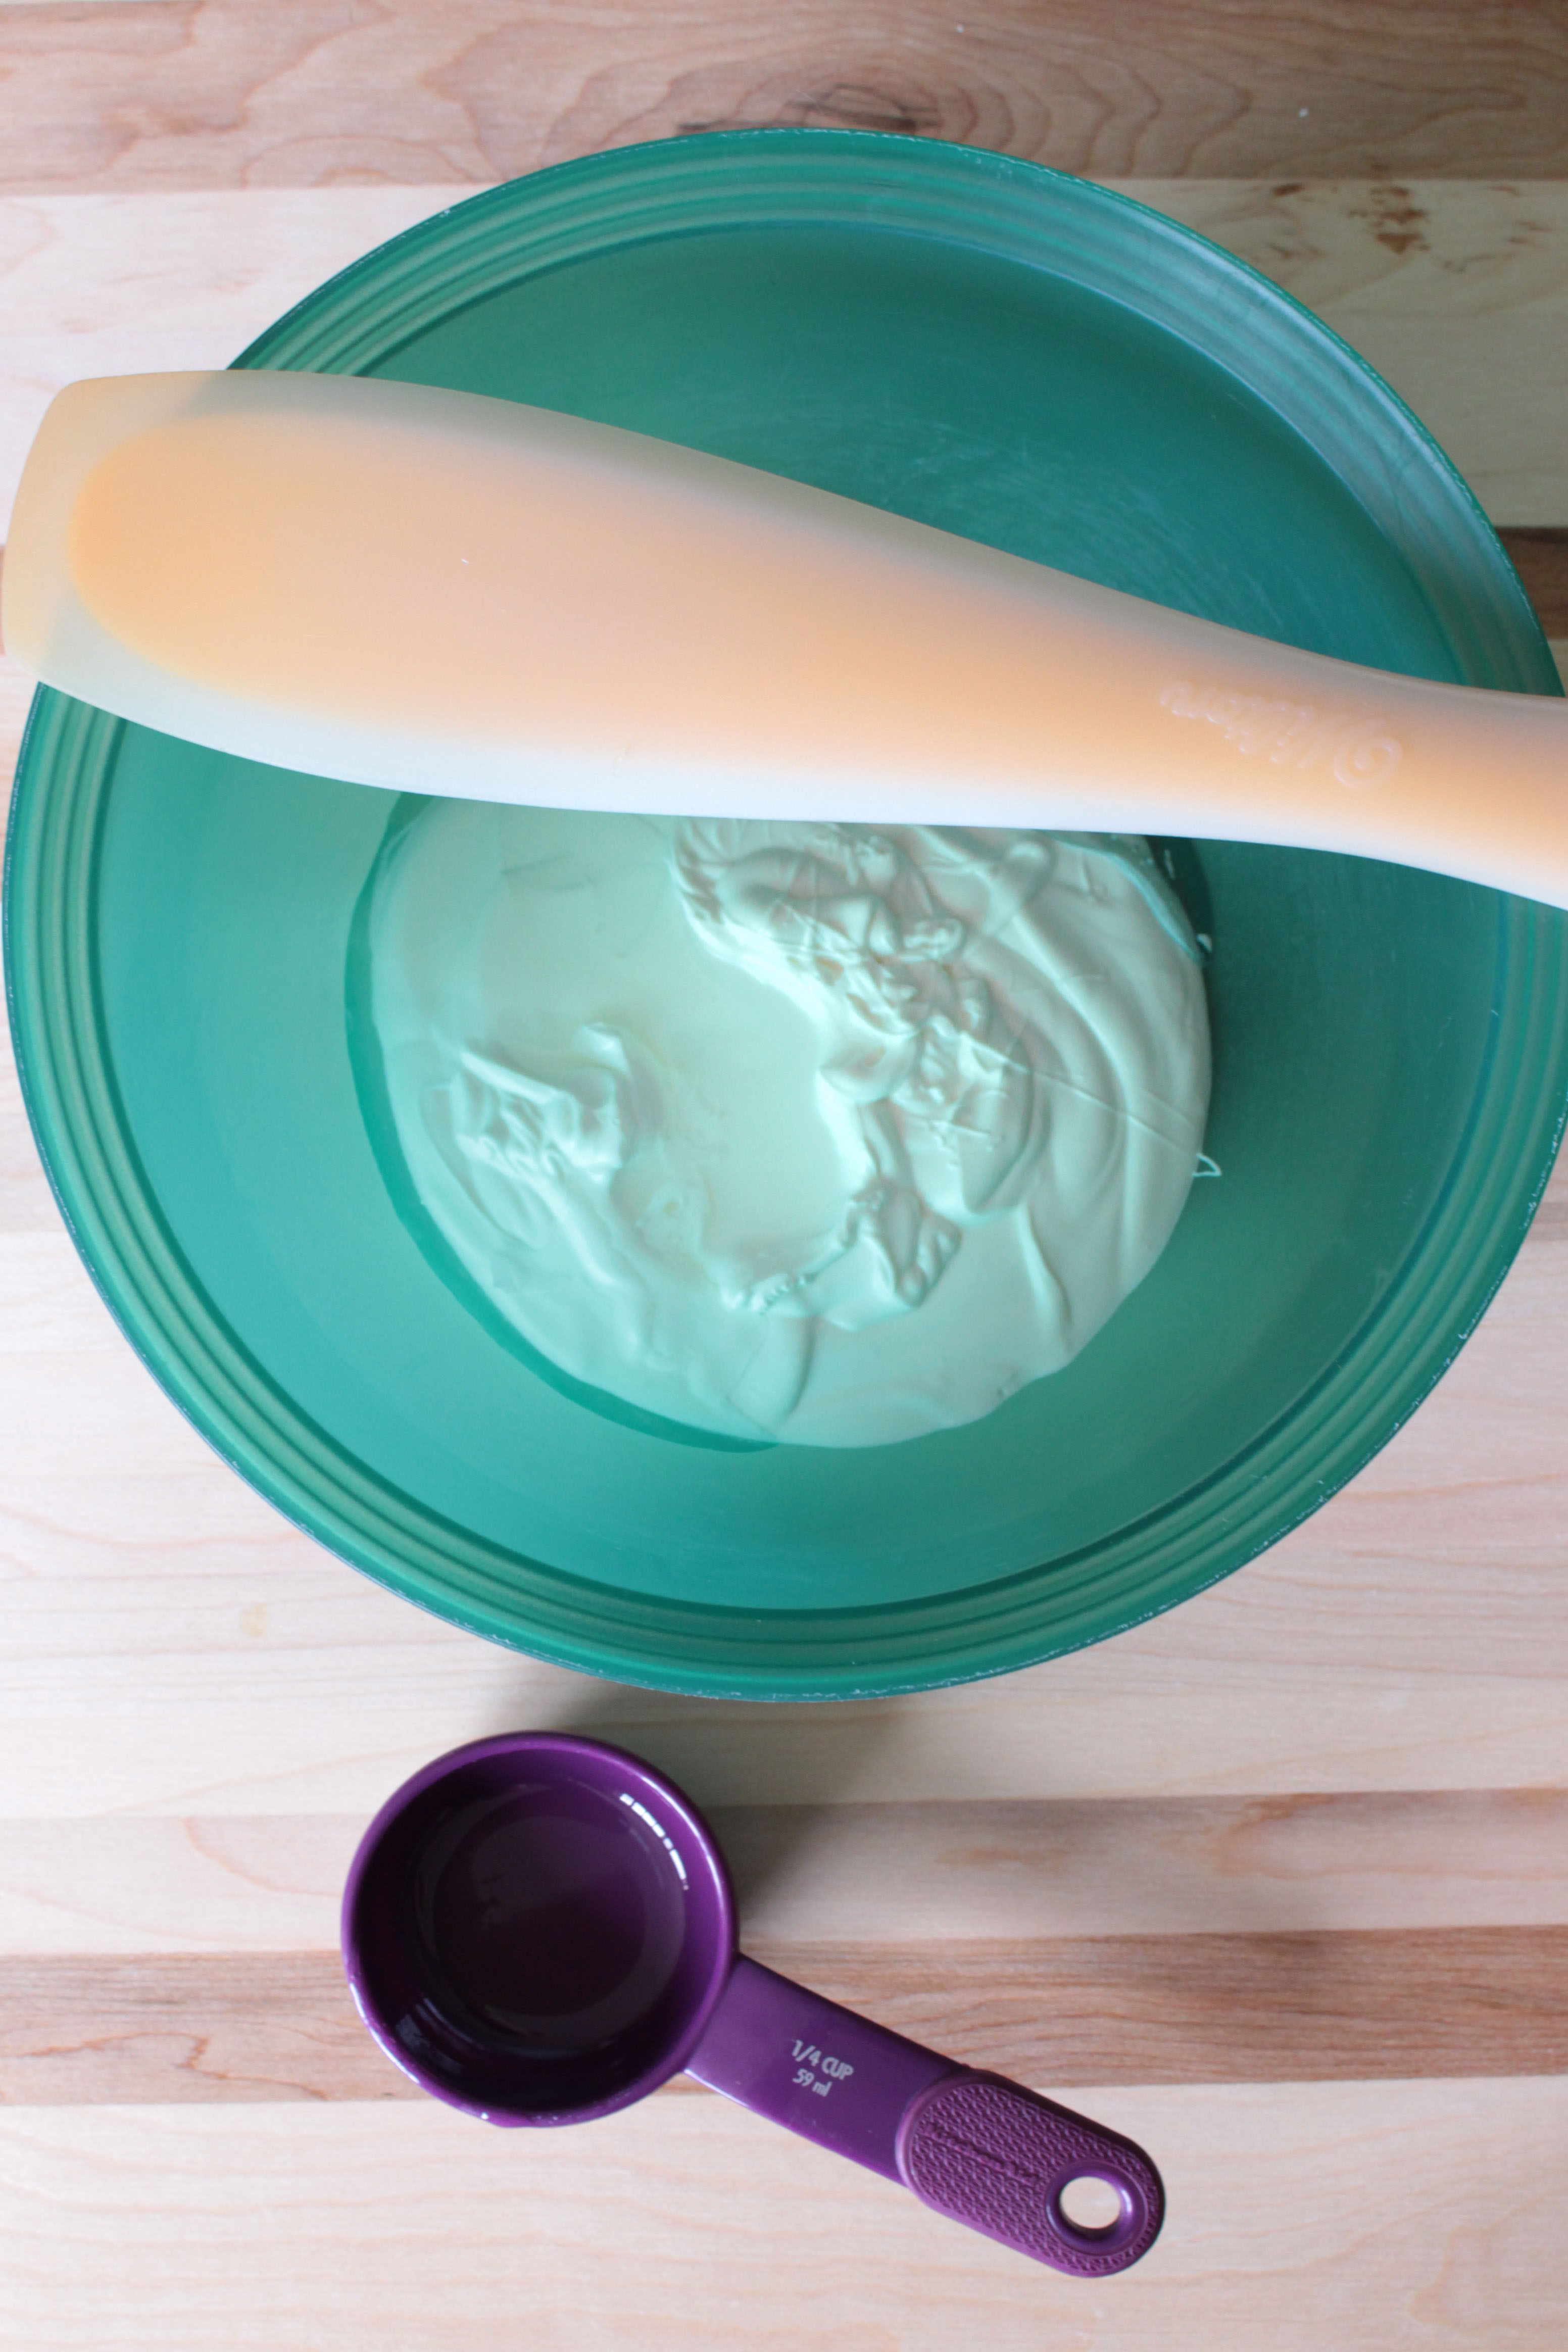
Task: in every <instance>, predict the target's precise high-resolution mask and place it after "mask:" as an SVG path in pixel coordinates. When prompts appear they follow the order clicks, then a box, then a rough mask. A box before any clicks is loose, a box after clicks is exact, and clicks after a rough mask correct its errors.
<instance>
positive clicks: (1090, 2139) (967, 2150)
mask: <svg viewBox="0 0 1568 2352" xmlns="http://www.w3.org/2000/svg"><path fill="white" fill-rule="evenodd" d="M898 2161H899V2170H900V2173H901V2174H902V2175H903V2178H904V2179H905V2180H906V2181H907V2182H908V2184H909V2186H910V2188H911V2189H913V2190H914V2192H915V2194H916V2196H917V2197H919V2198H921V2200H922V2201H923V2202H924V2203H925V2204H927V2205H930V2206H932V2207H934V2209H935V2210H936V2211H937V2212H939V2213H946V2214H948V2215H950V2216H951V2218H952V2220H953V2221H963V2222H966V2223H967V2224H968V2226H969V2227H970V2228H971V2229H972V2230H979V2231H983V2232H984V2235H985V2236H986V2237H988V2238H996V2239H998V2240H1000V2242H1001V2243H1002V2244H1003V2245H1005V2246H1011V2247H1013V2248H1014V2249H1015V2251H1016V2252H1018V2253H1021V2254H1030V2255H1032V2256H1033V2257H1034V2259H1035V2260H1036V2261H1037V2262H1040V2263H1050V2264H1051V2266H1052V2268H1053V2269H1055V2270H1058V2271H1066V2272H1068V2273H1069V2274H1070V2275H1071V2276H1072V2277H1074V2278H1105V2277H1108V2276H1109V2275H1110V2273H1112V2272H1114V2271H1124V2270H1126V2269H1127V2267H1128V2265H1129V2264H1130V2263H1135V2262H1137V2261H1138V2259H1139V2258H1140V2256H1141V2255H1143V2254H1146V2253H1147V2252H1148V2251H1149V2249H1150V2247H1151V2246H1152V2244H1153V2242H1154V2241H1155V2239H1156V2238H1157V2237H1158V2235H1159V2233H1160V2224H1161V2222H1162V2221H1163V2220H1164V2217H1165V2192H1164V2189H1163V2185H1162V2183H1161V2179H1160V2176H1159V2174H1158V2173H1157V2172H1156V2171H1155V2169H1154V2167H1153V2166H1152V2164H1151V2163H1150V2161H1149V2158H1147V2157H1146V2156H1145V2155H1144V2153H1143V2151H1142V2148H1141V2147H1136V2146H1135V2145H1134V2144H1133V2142H1132V2141H1131V2140H1127V2139H1122V2138H1121V2137H1119V2135H1118V2134H1116V2133H1115V2132H1109V2131H1106V2130H1104V2129H1103V2128H1102V2127H1101V2126H1100V2125H1099V2124H1091V2123H1089V2122H1087V2121H1086V2120H1085V2118H1084V2117H1083V2116H1075V2115H1074V2114H1073V2113H1072V2112H1071V2110H1070V2109H1069V2108H1067V2107H1058V2106H1056V2105H1053V2103H1052V2102H1051V2101H1050V2100H1049V2099H1042V2098H1039V2097H1037V2095H1036V2094H1035V2093H1034V2092H1032V2091H1025V2090H1021V2089H1020V2088H1019V2086H1018V2084H1016V2083H1008V2082H1005V2081H1004V2080H1003V2079H1002V2077H1001V2076H1000V2075H997V2074H968V2073H963V2074H950V2075H949V2076H947V2077H946V2079H945V2080H944V2081H942V2082H940V2083H935V2084H932V2085H931V2088H930V2089H929V2090H927V2091H923V2092H921V2094H920V2095H919V2096H918V2097H916V2098H914V2099H912V2100H911V2101H910V2106H909V2109H908V2111H907V2113H906V2114H905V2116H904V2118H903V2122H902V2124H901V2126H900V2131H899V2142H898ZM1085 2177H1088V2178H1089V2179H1094V2180H1100V2181H1104V2182H1106V2183H1107V2184H1108V2185H1109V2186H1110V2188H1112V2189H1115V2191H1116V2193H1117V2195H1118V2197H1119V2198H1120V2200H1121V2212H1120V2213H1119V2214H1118V2215H1117V2217H1116V2219H1115V2220H1114V2221H1111V2222H1110V2223H1108V2224H1107V2226H1106V2227H1105V2228H1104V2229H1099V2230H1089V2229H1083V2228H1081V2227H1079V2225H1078V2224H1076V2223H1075V2222H1072V2221H1069V2220H1068V2217H1067V2215H1066V2214H1065V2213H1064V2212H1063V2210H1062V2204H1061V2199H1062V2191H1063V2190H1064V2189H1066V2187H1067V2186H1068V2182H1069V2181H1073V2180H1079V2179H1084V2178H1085Z"/></svg>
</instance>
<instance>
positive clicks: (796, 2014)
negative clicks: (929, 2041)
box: [687, 1958, 1165, 2278]
mask: <svg viewBox="0 0 1568 2352" xmlns="http://www.w3.org/2000/svg"><path fill="white" fill-rule="evenodd" d="M687 2072H688V2073H689V2074H694V2075H695V2076H696V2078H697V2080H698V2081H699V2082H700V2083H706V2084H708V2085H709V2087H710V2089H712V2090H715V2091H721V2092H722V2093H723V2094H724V2095H725V2096H726V2097H727V2098H731V2099H737V2100H739V2101H740V2103H741V2104H742V2105H743V2106H748V2107H751V2108H753V2109H754V2110H755V2112H756V2113H757V2114H758V2115H763V2116H770V2117H771V2118H772V2120H773V2122H774V2123H780V2124H783V2125H784V2126H785V2127H786V2128H787V2129H788V2130H790V2131H795V2132H799V2133H801V2134H802V2135H803V2137H805V2138H806V2139H814V2140H816V2141H818V2142H819V2143H820V2144H821V2145H822V2146H823V2147H831V2148H834V2149H836V2150H837V2153H838V2154H839V2155H840V2156H847V2157H851V2158H853V2159H854V2160H855V2162H856V2163H858V2164H864V2165H867V2166H868V2167H869V2168H870V2169H871V2170H872V2171H873V2172H880V2173H881V2174H883V2175H884V2176H885V2178H886V2179H889V2180H897V2181H900V2182H902V2183H903V2185H904V2186H905V2187H906V2188H908V2189H913V2190H914V2192H915V2195H916V2196H917V2197H919V2198H920V2199H921V2200H922V2201H923V2202H924V2203H925V2204H927V2205H930V2206H932V2207H933V2208H934V2209H935V2210H936V2211H937V2212H939V2213H945V2214H947V2215H948V2216H949V2217H950V2218H951V2219H952V2220H953V2221H963V2222H966V2223H967V2224H968V2226H969V2227H970V2228H971V2229H973V2230H979V2231H984V2234H985V2236H987V2237H990V2238H996V2239H999V2240H1000V2241H1001V2242H1002V2244H1003V2245H1005V2246H1012V2247H1013V2248H1015V2249H1016V2252H1019V2253H1023V2254H1029V2255H1032V2256H1033V2258H1034V2259H1035V2260H1036V2261H1037V2262H1042V2263H1050V2264H1051V2266H1052V2267H1053V2269H1056V2270H1060V2271H1066V2272H1068V2273H1070V2274H1071V2275H1072V2276H1074V2277H1077V2278H1103V2277H1106V2276H1108V2275H1109V2274H1110V2273H1111V2272H1114V2271H1123V2270H1126V2269H1127V2267H1128V2265H1129V2264H1130V2263H1135V2262H1137V2261H1138V2259H1139V2258H1140V2256H1141V2255H1142V2254H1145V2253H1147V2252H1148V2251H1149V2248H1150V2247H1151V2246H1152V2244H1153V2242H1154V2240H1155V2238H1156V2237H1157V2236H1158V2234H1159V2230H1160V2224H1161V2222H1162V2221H1163V2219H1164V2210H1165V2198H1164V2190H1163V2186H1162V2184H1161V2180H1160V2176H1159V2174H1158V2172H1157V2171H1156V2170H1155V2168H1154V2167H1153V2165H1152V2163H1151V2162H1150V2160H1149V2158H1148V2157H1147V2156H1145V2155H1144V2153H1143V2150H1142V2148H1141V2147H1137V2146H1136V2145H1135V2144H1134V2143H1133V2142H1132V2141H1131V2140H1129V2139H1123V2138H1122V2137H1121V2134H1120V2133H1118V2132H1112V2131H1108V2130H1106V2129H1105V2127H1104V2126H1102V2125H1100V2124H1094V2123H1090V2122H1089V2121H1088V2119H1087V2118H1086V2117H1085V2116H1078V2115H1074V2114H1073V2113H1072V2111H1071V2110H1070V2108H1068V2107H1058V2105H1056V2104H1055V2103H1054V2101H1052V2100H1050V2099H1043V2098H1041V2097H1039V2096H1038V2095H1037V2093H1035V2092H1033V2091H1026V2090H1024V2089H1023V2088H1022V2087H1021V2086H1020V2085H1019V2084H1016V2083H1009V2082H1006V2081H1005V2079H1004V2078H1003V2077H1002V2076H1001V2075H999V2074H976V2073H975V2072H974V2071H973V2069H971V2068H969V2067H967V2066H959V2065H955V2064H954V2063H953V2061H952V2059H951V2058H942V2057H939V2056H938V2054H937V2053H936V2052H935V2051H934V2050H926V2049H923V2048H922V2047H921V2044H920V2043H919V2042H909V2041H906V2040H905V2038H904V2036H903V2035H902V2034H901V2033H891V2032H889V2031H888V2029H887V2028H886V2027H885V2026H881V2025H873V2024H872V2022H871V2021H870V2020H869V2018H865V2017H857V2016H856V2014H855V2012H854V2011H852V2010H847V2009H841V2008H840V2007H839V2005H838V2003H837V2001H832V2000H823V1998H822V1997H821V1995H820V1994H818V1993H814V1992H808V1991H807V1990H805V1987H804V1986H803V1985H797V1984H792V1983H791V1982H790V1980H789V1979H788V1978H787V1977H781V1976H777V1975H775V1974H774V1972H773V1969H765V1968H763V1967H762V1965H761V1964H760V1963H759V1962H758V1961H756V1960H748V1959H746V1958H738V1959H737V1960H736V1962H735V1966H734V1969H733V1970H732V1972H731V1976H730V1979H729V1981H728V1982H727V1984H726V1985H725V1988H724V1990H723V1992H722V1994H721V1996H720V2000H719V2003H718V2006H717V2008H716V2009H715V2011H714V2012H713V2014H712V2016H711V2017H710V2020H709V2022H708V2025H707V2028H706V2030H705V2032H704V2033H703V2036H702V2040H701V2042H700V2043H699V2045H698V2048H697V2051H696V2053H695V2054H694V2055H693V2056H692V2057H691V2058H689V2060H688V2061H687ZM1084 2178H1088V2179H1093V2180H1098V2181H1102V2182H1104V2183H1105V2184H1106V2185H1107V2186H1108V2187H1110V2189H1112V2190H1114V2192H1115V2194H1116V2197H1117V2199H1118V2201H1119V2206H1120V2210H1119V2211H1118V2213H1117V2215H1116V2216H1115V2218H1114V2219H1113V2220H1112V2221H1110V2222H1108V2223H1107V2224H1106V2226H1105V2227H1104V2228H1102V2229H1087V2228H1085V2227H1083V2226H1082V2225H1081V2224H1079V2223H1078V2222H1075V2221H1071V2220H1070V2219H1069V2218H1068V2215H1067V2213H1066V2212H1065V2211H1064V2210H1063V2208H1062V2192H1063V2190H1064V2189H1066V2188H1067V2186H1068V2183H1069V2182H1070V2181H1073V2180H1079V2179H1084Z"/></svg>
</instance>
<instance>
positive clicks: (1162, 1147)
mask: <svg viewBox="0 0 1568 2352" xmlns="http://www.w3.org/2000/svg"><path fill="white" fill-rule="evenodd" d="M372 959H373V998H374V1019H375V1024H376V1027H377V1031H378V1034H379V1036H380V1040H381V1045H382V1050H383V1055H384V1067H385V1072H386V1076H387V1083H388V1090H389V1094H390V1097H391V1102H392V1106H393V1111H394V1117H395V1123H396V1129H397V1133H398V1137H399V1139H400V1142H401V1145H402V1149H403V1152H404V1155H405V1160H406V1162H407V1166H408V1169H409V1171H410V1173H411V1175H412V1178H413V1181H414V1183H415V1186H416V1190H417V1192H418V1193H419V1195H420V1197H421V1199H422V1200H423V1202H424V1203H425V1205H426V1208H427V1210H428V1211H429V1213H430V1214H431V1215H432V1216H433V1218H434V1219H435V1221H436V1223H437V1226H438V1227H439V1229H440V1230H441V1232H442V1233H443V1234H445V1236H446V1238H447V1242H448V1243H449V1244H451V1246H452V1247H453V1248H454V1249H455V1250H456V1251H457V1253H458V1256H459V1257H460V1259H461V1260H462V1262H463V1264H464V1265H465V1266H466V1267H467V1268H468V1272H469V1273H470V1275H471V1276H473V1277H474V1278H475V1279H476V1280H477V1281H478V1282H479V1284H480V1286H482V1288H483V1289H484V1291H485V1292H486V1294H487V1296H488V1297H489V1299H490V1301H491V1302H492V1304H493V1305H494V1307H496V1308H497V1309H499V1311H500V1314H501V1315H503V1316H504V1317H505V1318H507V1319H508V1320H509V1321H510V1323H511V1324H512V1325H513V1326H514V1327H515V1328H517V1329H518V1330H519V1331H520V1332H521V1334H522V1335H523V1336H524V1337H525V1338H526V1339H528V1340H529V1341H530V1343H531V1345H533V1346H534V1347H535V1348H537V1349H540V1350H541V1351H542V1353H543V1354H544V1355H545V1356H547V1357H548V1358H549V1359H550V1360H552V1362H554V1363H555V1364H557V1365H558V1366H560V1367H561V1368H562V1369H563V1370H564V1371H566V1372H568V1373H570V1374H571V1375H573V1376H574V1378H576V1379H578V1380H581V1381H587V1382H589V1383H591V1384H592V1385H593V1386H595V1387H596V1388H599V1389H601V1390H605V1391H609V1392H610V1393H611V1394H613V1395H614V1396H616V1397H617V1398H620V1399H622V1400H623V1401H625V1402H628V1403H630V1404H633V1405H636V1406H638V1407H641V1408H643V1409H645V1410H647V1411H651V1412H658V1413H660V1414H663V1415H665V1416H667V1417H668V1418H671V1419H674V1420H677V1421H680V1422H684V1423H689V1424H690V1425H693V1426H696V1427H699V1428H701V1429H703V1430H707V1431H711V1432H717V1433H724V1434H729V1435H734V1436H742V1437H773V1438H777V1439H784V1440H785V1441H790V1442H795V1443H798V1444H817V1445H868V1444H886V1443H889V1442H890V1441H893V1440H896V1439H900V1438H906V1437H913V1436H918V1435H920V1434H921V1433H924V1432H927V1431H930V1430H933V1429H942V1428H946V1427H950V1426H952V1425H955V1424H957V1423H963V1422H967V1421H972V1420H974V1419H975V1418H976V1417H977V1416H979V1415H980V1414H982V1413H984V1412H989V1411H990V1410H991V1409H992V1408H993V1407H994V1406H995V1405H997V1404H999V1403H1000V1402H1003V1401H1004V1399H1005V1398H1006V1397H1008V1396H1010V1395H1011V1394H1012V1393H1013V1392H1014V1391H1015V1390H1016V1389H1018V1388H1020V1387H1021V1386H1023V1384H1024V1383H1025V1382H1026V1381H1032V1380H1035V1379H1037V1377H1038V1376H1039V1375H1040V1374H1042V1373H1045V1372H1049V1371H1054V1370H1057V1369H1058V1367H1059V1366H1061V1365H1062V1364H1065V1363H1066V1362H1067V1361H1068V1359H1069V1358H1070V1357H1071V1356H1072V1355H1073V1354H1074V1353H1076V1351H1077V1350H1078V1349H1079V1348H1081V1347H1082V1346H1083V1345H1084V1343H1085V1342H1086V1341H1087V1340H1088V1339H1090V1338H1092V1336H1093V1335H1094V1333H1095V1332H1096V1331H1097V1330H1098V1329H1099V1328H1100V1326H1101V1324H1103V1322H1104V1321H1105V1319H1106V1318H1107V1317H1108V1316H1109V1315H1110V1313H1111V1312H1112V1311H1113V1309H1114V1308H1115V1307H1116V1306H1117V1305H1118V1304H1119V1302H1120V1301H1121V1299H1122V1298H1124V1297H1126V1295H1127V1293H1128V1292H1129V1291H1130V1290H1131V1289H1132V1288H1133V1286H1135V1285H1136V1284H1137V1283H1139V1282H1140V1281H1142V1277H1143V1276H1144V1275H1145V1274H1146V1273H1147V1272H1148V1270H1149V1267H1150V1266H1151V1265H1152V1264H1153V1261H1154V1259H1155V1257H1156V1256H1157V1255H1159V1252H1160V1250H1161V1249H1162V1248H1163V1245H1164V1243H1165V1241H1166V1240H1167V1238H1168V1236H1169V1234H1170V1233H1171V1230H1172V1227H1173V1225H1174V1223H1175V1221H1176V1218H1177V1217H1178V1215H1179V1214H1180V1213H1181V1209H1182V1205H1183V1202H1184V1200H1185V1198H1186V1194H1187V1189H1188V1186H1189V1184H1190V1182H1191V1180H1192V1176H1193V1172H1194V1163H1195V1161H1196V1158H1197V1154H1198V1150H1199V1146H1200V1143H1201V1141H1202V1135H1203V1126H1204V1118H1205V1109H1206V1105H1207V1097H1208V1072H1209V1063H1208V1032H1207V1024H1206V1017H1205V1003H1204V991H1203V982H1202V978H1201V975H1200V973H1199V971H1198V968H1197V963H1196V961H1195V956H1194V950H1193V946H1192V941H1191V938H1190V934H1189V933H1188V932H1187V930H1186V926H1185V922H1184V918H1183V917H1182V915H1181V912H1180V909H1179V908H1177V906H1176V904H1175V902H1174V900H1173V898H1172V897H1171V895H1170V893H1169V891H1168V889H1167V888H1166V887H1165V886H1164V885H1163V879H1162V877H1160V876H1159V875H1158V873H1157V871H1156V869H1155V868H1154V866H1153V863H1152V859H1151V858H1150V856H1149V854H1148V851H1147V849H1146V848H1145V846H1144V845H1142V843H1139V842H1131V841H1121V842H1115V841H1107V842H1101V843H1098V844H1089V843H1086V842H1084V841H1082V840H1073V839H1067V838H1059V837H1053V836H1050V835H1039V834H1030V833H999V832H962V831H957V830H939V829H935V828H931V827H926V826H916V825H910V826H892V827H887V828H882V829H879V830H876V831H873V830H872V829H871V828H869V827H866V826H855V825H841V824H782V823H781V824H771V823H767V822H759V821H749V820H742V819H717V820H675V819H661V818H645V817H626V816H606V815H577V814H563V813H559V812H550V811H545V810H533V809H501V808H499V807H493V806H489V807H487V806H483V805H478V804H461V803H432V805H431V806H430V807H428V808H427V809H426V811H425V812H424V813H423V814H422V815H420V816H419V817H418V818H417V819H416V822H415V823H414V824H413V825H412V826H411V827H410V828H409V829H408V830H407V831H405V833H404V834H402V835H400V836H399V837H398V839H397V840H396V842H395V845H393V846H392V848H391V849H390V850H389V852H388V853H387V855H386V856H385V858H384V863H383V866H382V868H381V870H380V872H379V874H378V877H377V880H376V886H375V890H374V898H373V908H372Z"/></svg>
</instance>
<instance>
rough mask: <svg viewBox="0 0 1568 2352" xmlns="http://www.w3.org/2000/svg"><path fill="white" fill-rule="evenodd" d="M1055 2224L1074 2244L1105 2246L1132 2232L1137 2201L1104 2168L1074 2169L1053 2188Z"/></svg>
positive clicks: (1052, 2216) (1051, 2205)
mask: <svg viewBox="0 0 1568 2352" xmlns="http://www.w3.org/2000/svg"><path fill="white" fill-rule="evenodd" d="M1050 2216H1051V2221H1052V2223H1053V2225H1054V2226H1055V2227H1056V2228H1057V2229H1058V2230H1059V2231H1061V2234H1062V2236H1063V2237H1064V2238H1067V2239H1068V2240H1069V2241H1070V2242H1072V2243H1073V2244H1074V2245H1080V2246H1103V2245H1105V2244H1106V2243H1107V2242H1108V2241H1110V2239H1112V2238H1124V2237H1126V2236H1127V2235H1129V2234H1130V2231H1131V2225H1132V2224H1133V2222H1134V2221H1135V2218H1136V2215H1135V2208H1134V2202H1133V2200H1132V2198H1131V2195H1130V2194H1129V2192H1128V2190H1127V2189H1125V2188H1123V2186H1122V2184H1121V2181H1119V2180H1110V2179H1107V2178H1106V2176H1105V2174H1104V2173H1102V2172H1074V2173H1071V2174H1069V2175H1068V2179H1066V2180H1063V2181H1060V2182H1058V2186H1057V2187H1056V2188H1055V2189H1053V2190H1052V2192H1051V2203H1050Z"/></svg>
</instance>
